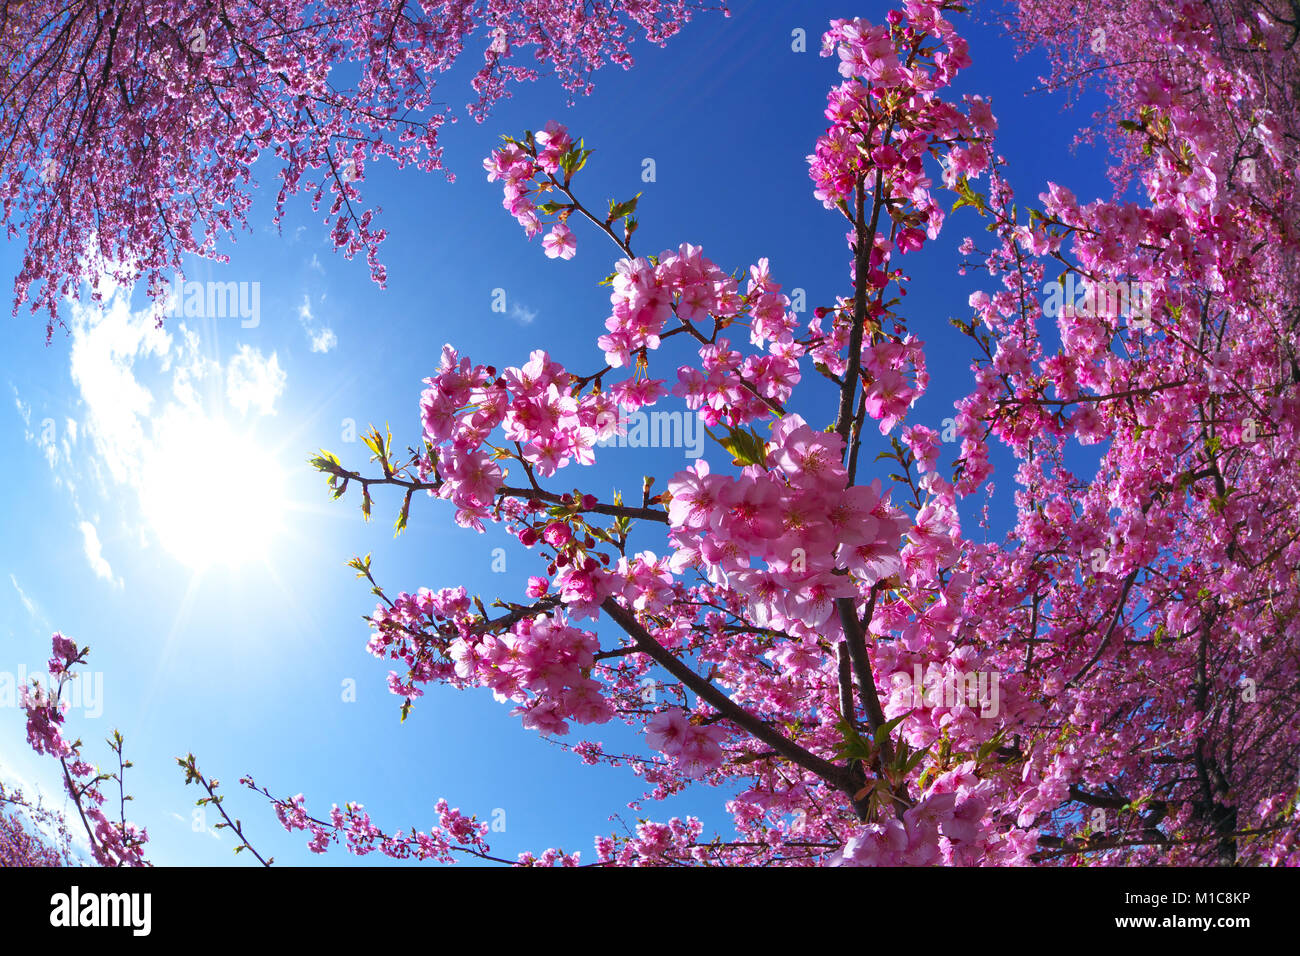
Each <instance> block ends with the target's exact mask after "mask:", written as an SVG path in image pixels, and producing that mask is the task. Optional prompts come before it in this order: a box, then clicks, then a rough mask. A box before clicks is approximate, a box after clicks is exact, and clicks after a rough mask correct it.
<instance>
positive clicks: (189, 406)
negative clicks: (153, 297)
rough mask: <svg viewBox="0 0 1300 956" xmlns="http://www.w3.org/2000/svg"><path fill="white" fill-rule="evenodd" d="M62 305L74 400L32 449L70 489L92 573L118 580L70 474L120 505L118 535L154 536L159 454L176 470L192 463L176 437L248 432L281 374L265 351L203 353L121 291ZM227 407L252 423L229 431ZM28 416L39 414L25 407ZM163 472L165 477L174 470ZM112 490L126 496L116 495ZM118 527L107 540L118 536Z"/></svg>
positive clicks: (185, 331) (237, 437)
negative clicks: (57, 426)
mask: <svg viewBox="0 0 1300 956" xmlns="http://www.w3.org/2000/svg"><path fill="white" fill-rule="evenodd" d="M69 311H70V315H71V321H70V322H69V325H70V327H71V331H72V345H71V362H70V364H71V373H72V380H73V383H74V385H75V386H76V388H77V389H78V391H79V393H80V399H81V403H82V404H83V406H84V408H83V410H82V412H81V414H79V415H78V416H77V419H73V418H66V419H64V427H63V428H62V429H61V431H62V434H61V435H59V436H58V438H59V442H58V445H57V447H51V446H53V443H52V442H46V441H41V442H39V447H40V448H41V449H42V451H44V452H45V453H46V454H47V456H51V455H52V456H53V458H55V459H57V460H58V464H59V468H58V469H57V470H56V472H55V477H56V482H58V483H60V484H67V486H68V487H69V489H70V490H71V491H72V492H73V497H74V500H73V504H74V507H75V509H76V518H75V519H74V523H77V524H78V526H79V528H80V530H81V533H82V536H83V544H84V550H85V555H86V560H87V561H88V562H89V564H90V566H91V568H92V569H93V571H94V573H95V574H97V575H98V576H99V577H101V578H103V579H105V580H108V581H112V582H113V583H114V584H116V585H118V586H121V584H122V581H121V578H119V577H116V576H115V573H114V568H113V566H112V565H110V564H109V562H108V560H107V558H106V557H105V555H104V553H103V546H102V544H101V539H100V532H99V531H98V527H97V526H98V525H103V524H104V520H101V519H100V518H99V517H96V516H90V515H83V513H82V509H81V507H80V505H79V504H78V503H77V501H76V489H75V487H74V486H73V485H72V481H71V478H72V477H73V476H74V475H75V476H76V477H77V478H78V479H79V480H87V481H88V482H89V483H90V484H91V485H92V486H93V487H95V488H97V489H98V490H99V491H100V493H101V494H102V495H103V496H104V499H105V501H106V502H112V508H113V509H116V508H117V507H118V506H119V505H125V506H126V507H127V509H128V510H127V513H126V514H125V515H124V516H123V517H125V519H126V524H125V525H124V526H123V527H124V528H127V529H129V530H128V531H127V535H126V538H125V540H129V541H130V542H131V544H132V545H134V542H135V533H134V532H135V531H136V530H137V529H138V531H139V538H140V545H141V546H142V547H144V546H147V544H148V543H152V542H159V541H161V540H162V535H163V533H164V531H165V530H166V529H164V528H162V527H161V526H160V524H159V521H160V519H159V508H158V501H157V492H158V488H157V481H156V480H155V481H152V483H151V477H150V476H151V475H153V476H154V478H156V477H157V476H156V475H154V472H157V470H158V468H159V467H160V465H159V463H160V462H164V463H168V465H169V467H170V468H172V470H173V472H175V471H176V470H177V469H179V472H178V473H179V474H181V475H184V474H188V471H186V469H192V468H193V467H194V464H195V463H194V461H193V459H192V458H189V459H187V458H185V457H183V456H182V455H180V454H179V452H178V448H180V447H181V446H182V445H185V443H184V442H181V441H180V440H179V439H178V437H177V436H186V435H188V436H208V437H211V436H212V435H214V434H221V435H228V436H230V442H233V443H236V444H238V442H241V441H243V436H244V433H247V434H248V435H252V434H253V432H254V431H255V430H256V421H255V419H256V418H257V417H259V416H265V415H270V414H274V410H275V404H276V401H277V399H278V398H279V397H280V395H281V394H282V393H283V392H284V390H285V387H286V382H287V375H286V374H285V371H284V370H283V368H281V366H280V362H279V359H278V357H277V356H276V355H275V353H272V354H270V355H269V356H268V355H264V354H263V353H262V352H261V351H259V350H258V349H256V348H252V347H250V346H248V345H244V346H242V347H240V349H239V350H238V351H237V352H236V353H235V354H234V356H232V357H231V358H230V359H229V360H228V361H227V362H225V363H223V362H221V361H219V360H218V359H216V358H212V357H208V355H206V354H205V348H204V342H203V340H201V339H200V336H199V335H198V333H197V332H196V331H193V330H191V329H189V328H187V327H186V325H185V324H184V323H180V322H176V321H175V320H172V321H170V322H169V323H168V325H167V327H166V329H160V328H158V327H157V325H156V323H155V322H154V320H153V317H152V316H151V315H150V311H149V309H148V308H146V309H143V310H142V311H140V312H138V313H133V312H132V311H131V309H130V305H129V296H128V295H125V294H121V295H116V296H113V297H111V298H109V299H107V300H106V301H105V303H104V304H103V305H102V306H92V305H89V304H84V303H78V302H73V303H70V304H69ZM223 395H224V401H223V400H222V396H223ZM15 397H16V396H15ZM21 408H22V406H21V403H20V411H21ZM232 413H236V414H242V415H244V416H246V417H247V418H248V419H252V421H247V422H245V423H244V424H243V425H241V426H240V428H239V429H238V431H232V430H231V429H230V427H229V425H228V424H227V423H226V419H227V418H228V417H229V416H231V414H232ZM28 414H29V415H30V416H32V417H36V416H39V415H40V414H41V412H40V411H39V410H36V411H32V410H30V408H29V409H28ZM78 419H79V420H78ZM52 421H53V420H52V419H50V420H47V421H46V422H45V423H43V424H48V423H49V422H52ZM38 430H39V429H38ZM230 442H228V444H229V443H230ZM74 446H75V454H74ZM185 447H186V448H188V445H185ZM53 463H54V462H53V461H52V462H51V464H53ZM168 474H169V475H170V476H172V477H169V478H168V480H169V481H171V480H172V478H173V477H175V476H174V475H173V474H172V472H169V473H168ZM180 480H184V479H183V478H182V479H180ZM122 490H126V491H128V492H133V493H134V494H133V495H131V496H130V497H124V496H123V495H122ZM131 497H133V498H135V499H136V500H135V501H134V502H132V501H131ZM131 505H134V506H135V507H134V508H132V507H131ZM135 508H138V509H139V510H138V511H136V510H135ZM117 516H118V515H117V513H114V514H113V515H112V516H111V517H112V519H116V518H117ZM86 518H89V519H90V520H84V519H86ZM108 518H109V516H105V519H108ZM146 529H148V531H150V532H152V533H151V534H146ZM121 530H122V529H118V533H117V534H116V536H115V537H114V538H113V540H114V541H115V542H120V541H122V540H124V538H123V536H122V534H121ZM178 533H183V532H178Z"/></svg>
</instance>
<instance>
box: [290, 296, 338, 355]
mask: <svg viewBox="0 0 1300 956" xmlns="http://www.w3.org/2000/svg"><path fill="white" fill-rule="evenodd" d="M322 301H324V298H323V297H322ZM298 321H299V323H301V325H302V328H303V331H304V332H306V333H307V341H308V342H310V343H311V350H312V351H313V352H321V353H324V352H328V351H330V350H331V349H332V348H334V346H336V345H338V344H339V340H338V336H337V335H335V334H334V330H333V329H331V328H330V327H329V326H328V325H324V326H319V325H317V324H316V316H315V315H313V314H312V311H311V297H310V296H308V295H306V294H304V295H303V297H302V305H300V306H298Z"/></svg>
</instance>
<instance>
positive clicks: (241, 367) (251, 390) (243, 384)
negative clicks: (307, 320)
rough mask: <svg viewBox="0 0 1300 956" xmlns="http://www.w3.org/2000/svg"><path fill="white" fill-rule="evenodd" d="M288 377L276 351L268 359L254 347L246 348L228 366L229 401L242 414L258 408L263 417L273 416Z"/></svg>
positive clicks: (245, 346) (242, 347) (227, 391)
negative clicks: (276, 402)
mask: <svg viewBox="0 0 1300 956" xmlns="http://www.w3.org/2000/svg"><path fill="white" fill-rule="evenodd" d="M286 378H287V376H286V375H285V373H284V370H283V369H282V368H280V361H279V359H278V358H277V357H276V355H275V353H274V352H273V353H271V356H270V358H267V357H266V356H265V355H263V354H262V353H261V352H260V351H258V350H257V349H255V348H253V347H252V346H248V345H242V346H240V348H239V354H238V355H236V356H235V357H234V358H232V359H231V360H230V362H229V363H228V364H227V366H226V401H227V402H229V403H230V407H231V408H235V409H238V410H239V411H241V412H247V411H248V409H249V408H256V409H258V410H259V411H260V412H261V413H262V414H263V415H273V414H275V401H276V399H277V398H279V397H280V394H281V393H282V392H283V391H284V384H285V380H286Z"/></svg>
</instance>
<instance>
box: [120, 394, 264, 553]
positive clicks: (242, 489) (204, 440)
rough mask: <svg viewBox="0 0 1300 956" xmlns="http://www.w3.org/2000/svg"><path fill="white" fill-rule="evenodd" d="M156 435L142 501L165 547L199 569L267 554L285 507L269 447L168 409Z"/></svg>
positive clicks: (217, 424)
mask: <svg viewBox="0 0 1300 956" xmlns="http://www.w3.org/2000/svg"><path fill="white" fill-rule="evenodd" d="M155 438H156V441H155V443H154V445H153V449H152V454H151V455H150V456H149V459H148V461H147V462H146V463H145V476H144V485H143V488H142V489H141V507H142V508H143V510H144V515H145V518H146V519H147V521H148V523H149V525H150V527H151V528H152V529H153V532H154V534H155V535H156V536H157V538H158V540H159V542H160V543H161V544H162V546H163V548H164V549H165V550H166V551H167V552H168V553H169V554H171V555H172V556H173V557H175V558H176V559H177V560H179V561H181V562H182V563H184V564H185V565H187V566H189V567H191V568H194V569H196V570H197V569H202V568H206V567H208V566H209V565H213V564H224V565H229V566H234V565H239V564H247V563H249V562H253V561H262V560H266V559H267V558H268V557H269V551H270V548H271V546H272V544H273V543H274V541H275V538H276V536H277V534H278V532H279V531H280V530H281V526H282V523H283V510H284V500H283V496H284V472H283V470H282V469H281V468H280V466H279V465H278V464H277V463H276V461H275V458H274V456H273V454H272V453H271V450H270V449H269V448H268V447H266V446H265V445H263V444H259V443H258V441H257V439H256V438H255V437H254V436H253V435H252V434H247V433H246V434H239V433H236V432H235V431H233V430H232V429H231V428H230V426H229V425H228V424H227V423H226V422H224V421H222V420H220V419H215V418H210V417H208V416H207V415H204V414H194V413H190V414H174V415H164V417H163V418H162V419H160V420H159V421H157V422H156V423H155Z"/></svg>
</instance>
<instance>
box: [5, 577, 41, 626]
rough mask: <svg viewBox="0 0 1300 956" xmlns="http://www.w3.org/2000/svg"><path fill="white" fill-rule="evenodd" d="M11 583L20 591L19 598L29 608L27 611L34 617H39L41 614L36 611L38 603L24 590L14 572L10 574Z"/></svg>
mask: <svg viewBox="0 0 1300 956" xmlns="http://www.w3.org/2000/svg"><path fill="white" fill-rule="evenodd" d="M9 583H10V584H12V585H13V586H14V590H15V591H17V592H18V600H20V601H22V602H23V607H25V608H27V613H28V614H30V615H31V616H32V617H39V616H40V615H39V614H37V613H36V605H35V604H33V603H32V599H31V598H29V597H28V596H27V594H26V593H25V592H24V591H23V589H22V587H21V586H20V585H19V583H18V579H17V578H16V577H14V576H13V575H12V574H11V575H9Z"/></svg>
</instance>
